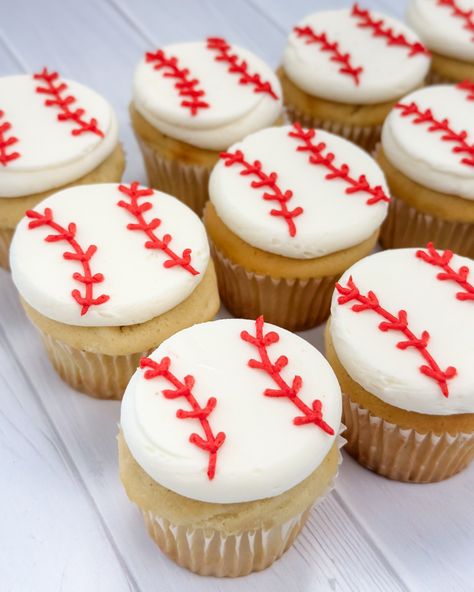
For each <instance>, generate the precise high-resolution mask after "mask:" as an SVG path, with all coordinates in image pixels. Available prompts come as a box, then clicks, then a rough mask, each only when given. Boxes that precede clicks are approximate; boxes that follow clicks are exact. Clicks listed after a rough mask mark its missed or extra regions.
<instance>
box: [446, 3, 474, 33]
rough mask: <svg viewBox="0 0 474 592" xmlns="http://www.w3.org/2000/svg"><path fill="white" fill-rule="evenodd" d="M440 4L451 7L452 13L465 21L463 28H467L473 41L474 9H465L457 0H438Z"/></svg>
mask: <svg viewBox="0 0 474 592" xmlns="http://www.w3.org/2000/svg"><path fill="white" fill-rule="evenodd" d="M438 6H446V7H448V8H451V15H452V16H454V17H456V18H460V19H462V20H463V21H464V27H463V29H467V30H468V31H469V32H470V33H471V34H472V37H471V41H474V11H473V10H463V9H462V8H461V7H460V6H459V4H458V3H457V2H456V1H455V0H438Z"/></svg>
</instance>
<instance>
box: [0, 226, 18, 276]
mask: <svg viewBox="0 0 474 592" xmlns="http://www.w3.org/2000/svg"><path fill="white" fill-rule="evenodd" d="M14 232H15V231H14V230H13V229H12V228H1V227H0V267H3V269H6V270H8V271H10V243H11V242H12V238H13V233H14Z"/></svg>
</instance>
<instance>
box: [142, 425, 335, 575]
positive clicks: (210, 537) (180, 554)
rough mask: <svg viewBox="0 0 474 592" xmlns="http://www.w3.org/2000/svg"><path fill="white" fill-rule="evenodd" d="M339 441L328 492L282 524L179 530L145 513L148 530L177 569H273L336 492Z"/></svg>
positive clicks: (241, 571)
mask: <svg viewBox="0 0 474 592" xmlns="http://www.w3.org/2000/svg"><path fill="white" fill-rule="evenodd" d="M344 429H345V426H343V425H342V424H341V428H340V431H339V435H338V436H337V439H336V444H337V447H338V454H339V458H338V468H337V470H336V473H335V474H334V476H333V478H332V479H331V481H330V483H329V485H328V487H327V488H326V490H325V491H324V492H323V493H322V494H321V495H320V496H319V497H318V498H317V499H316V500H314V502H313V503H312V504H311V506H309V507H308V508H306V509H305V510H304V511H303V512H301V513H299V514H297V515H296V516H293V517H292V518H290V519H289V520H287V521H286V522H284V523H283V524H278V525H275V526H273V527H271V528H259V529H255V530H251V531H244V532H241V533H237V534H229V535H228V534H225V533H222V532H219V531H217V530H213V529H207V530H206V529H202V528H190V527H187V526H181V525H180V526H177V525H175V524H173V523H171V522H170V521H169V520H167V519H166V518H163V517H160V516H157V515H155V514H153V512H150V511H145V510H142V515H143V518H144V520H145V524H146V527H147V530H148V532H149V534H150V536H151V537H152V539H153V540H154V541H155V542H156V543H157V545H158V546H159V547H160V549H161V550H162V551H163V552H164V553H165V554H166V555H167V556H168V557H169V558H170V559H172V560H173V561H175V562H176V563H177V564H178V565H181V566H182V567H185V568H187V569H189V570H190V571H192V572H194V573H197V574H199V575H203V576H217V577H239V576H244V575H247V574H249V573H251V572H253V571H260V570H262V569H265V568H266V567H268V566H269V565H271V564H272V563H273V562H274V561H276V560H277V559H278V558H279V557H281V555H283V553H284V552H285V551H286V550H287V549H288V548H289V547H290V546H291V545H292V543H293V541H294V540H295V538H296V537H297V535H298V534H299V532H300V531H301V529H302V528H303V526H304V524H305V522H306V519H307V518H308V515H309V513H310V511H311V508H312V507H313V505H314V504H315V503H317V502H318V501H320V500H321V499H322V498H323V497H325V496H326V495H327V494H328V493H329V492H330V491H331V490H332V489H333V488H334V483H335V481H336V478H337V475H338V472H339V467H340V465H341V462H342V455H341V450H340V449H341V447H342V446H344V444H345V439H344V438H343V437H342V436H341V435H340V434H341V433H342V432H343V431H344Z"/></svg>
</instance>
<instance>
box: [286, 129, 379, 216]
mask: <svg viewBox="0 0 474 592" xmlns="http://www.w3.org/2000/svg"><path fill="white" fill-rule="evenodd" d="M316 134H317V132H316V130H314V129H308V130H304V129H303V128H302V127H301V125H300V124H299V123H294V124H293V129H292V130H291V131H290V132H289V133H288V136H289V137H290V138H295V139H297V140H300V141H302V142H303V144H302V145H301V146H298V147H297V149H296V150H297V151H298V152H309V153H310V156H309V162H310V163H311V164H313V165H318V166H323V167H324V168H326V169H327V170H328V173H327V175H326V177H325V178H326V179H328V180H333V179H341V180H342V181H344V182H345V183H347V185H348V187H347V188H346V190H345V192H346V193H347V194H352V193H360V192H363V193H368V194H369V195H370V197H369V198H368V199H367V201H366V202H365V203H366V204H367V205H369V206H372V205H374V204H376V203H378V202H379V201H385V202H389V201H390V197H389V196H388V195H386V193H385V191H384V190H383V188H382V186H381V185H376V186H375V187H372V186H371V185H369V182H368V181H367V179H366V177H365V175H360V176H359V178H357V179H356V178H355V177H351V174H350V172H351V171H350V167H349V165H347V164H341V165H337V164H336V163H335V162H334V160H335V155H334V154H333V153H332V152H327V153H326V154H325V153H324V150H325V148H326V144H325V143H324V142H319V143H318V144H314V143H313V142H312V139H313V138H315V137H316Z"/></svg>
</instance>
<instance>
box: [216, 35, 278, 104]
mask: <svg viewBox="0 0 474 592" xmlns="http://www.w3.org/2000/svg"><path fill="white" fill-rule="evenodd" d="M207 49H210V50H211V51H216V52H217V55H216V57H215V58H214V59H215V60H216V62H225V63H226V64H228V66H229V68H228V72H230V73H231V74H239V75H240V78H239V84H249V85H251V86H253V92H255V93H266V94H268V95H270V96H271V97H272V98H273V99H275V100H276V101H277V100H278V95H277V94H276V93H275V91H274V90H273V88H272V85H271V84H270V82H268V81H267V80H265V81H263V80H262V78H261V77H260V74H250V72H249V71H248V64H247V62H246V61H245V60H242V59H240V58H239V56H238V55H237V54H235V53H231V49H232V48H231V46H230V45H229V44H228V43H227V41H226V40H225V39H222V38H221V37H208V39H207Z"/></svg>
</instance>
